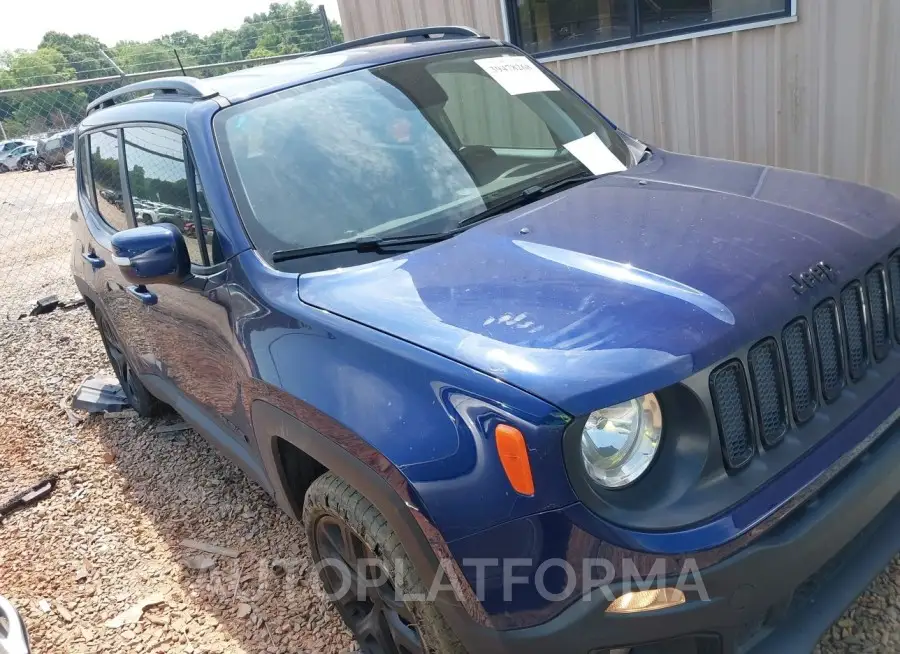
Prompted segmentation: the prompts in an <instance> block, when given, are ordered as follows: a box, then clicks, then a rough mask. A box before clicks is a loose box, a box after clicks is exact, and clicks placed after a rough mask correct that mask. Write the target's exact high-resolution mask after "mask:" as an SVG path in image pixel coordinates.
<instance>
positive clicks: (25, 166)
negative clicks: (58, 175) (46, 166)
mask: <svg viewBox="0 0 900 654" xmlns="http://www.w3.org/2000/svg"><path fill="white" fill-rule="evenodd" d="M22 170H24V171H25V172H31V171H32V170H34V161H32V160H31V159H26V160H25V161H23V162H22Z"/></svg>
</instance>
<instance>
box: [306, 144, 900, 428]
mask: <svg viewBox="0 0 900 654" xmlns="http://www.w3.org/2000/svg"><path fill="white" fill-rule="evenodd" d="M898 243H900V202H898V200H897V199H896V198H894V197H892V196H890V195H887V194H884V193H881V192H879V191H876V190H873V189H870V188H867V187H863V186H860V185H857V184H851V183H848V182H841V181H838V180H833V179H827V178H823V177H819V176H815V175H809V174H805V173H799V172H792V171H786V170H780V169H775V168H769V167H764V166H757V165H750V164H741V163H735V162H728V161H721V160H715V159H707V158H701V157H691V156H685V155H677V154H673V153H667V152H661V151H657V152H656V153H655V155H654V157H653V158H652V159H651V160H650V161H648V162H645V163H644V164H641V165H639V166H636V167H635V168H632V169H630V170H628V171H626V172H623V173H620V174H617V175H612V176H608V177H604V178H601V179H599V180H596V181H593V182H589V183H586V184H583V185H581V186H578V187H575V188H572V189H569V190H567V191H564V192H561V193H558V194H556V195H553V196H551V197H549V198H546V199H544V200H541V201H539V202H537V203H534V204H531V205H528V206H526V207H523V208H521V209H519V210H515V211H512V212H510V213H508V214H504V215H503V216H499V217H497V218H494V219H492V220H489V221H487V222H485V223H484V224H481V225H479V226H477V227H475V228H472V229H470V230H468V231H467V232H465V233H463V234H461V235H459V236H457V237H454V238H452V239H450V240H448V241H445V242H442V243H437V244H434V245H431V246H428V247H425V248H421V249H419V250H416V251H413V252H410V253H407V254H403V255H402V256H397V257H392V258H390V259H386V260H381V261H378V262H376V263H371V264H366V265H362V266H357V267H354V268H347V269H341V270H336V271H328V272H324V273H313V274H307V275H303V276H301V277H300V280H299V293H300V298H301V299H302V300H303V301H304V302H307V303H309V304H311V305H313V306H316V307H319V308H322V309H325V310H328V311H331V312H333V313H336V314H339V315H342V316H344V317H346V318H349V319H351V320H355V321H358V322H360V323H364V324H366V325H369V326H371V327H373V328H375V329H378V330H381V331H384V332H387V333H390V334H393V335H395V336H397V337H399V338H402V339H405V340H407V341H410V342H412V343H415V344H417V345H419V346H421V347H424V348H428V349H430V350H433V351H435V352H437V353H440V354H442V355H444V356H447V357H450V358H452V359H455V360H458V361H460V362H462V363H465V364H466V365H469V366H471V367H473V368H476V369H478V370H481V371H483V372H485V373H487V374H489V375H492V376H495V377H498V378H500V379H503V380H505V381H507V382H509V383H511V384H515V385H516V386H519V387H520V388H522V389H525V390H527V391H529V392H532V393H534V394H535V395H538V396H540V397H541V398H543V399H545V400H548V401H550V402H553V403H554V404H556V406H558V407H560V408H561V409H563V410H565V411H567V412H569V413H572V414H573V415H579V414H583V413H586V412H589V411H590V410H592V409H595V408H598V407H600V406H607V405H610V404H612V403H615V402H619V401H623V400H625V399H629V398H630V397H635V396H637V395H639V394H642V393H646V392H650V391H652V390H656V389H659V388H662V387H664V386H667V385H669V384H671V383H674V382H676V381H679V380H681V379H683V378H685V377H687V376H689V375H690V374H692V373H693V372H696V371H698V370H700V369H702V368H705V367H706V366H708V365H710V364H712V363H714V362H716V361H718V360H720V359H722V358H724V357H727V356H728V355H729V354H730V353H731V352H733V351H735V350H736V349H737V348H739V347H741V346H743V345H746V344H748V343H749V342H752V341H753V340H755V339H758V338H761V337H762V336H764V335H767V334H777V333H778V332H779V330H780V329H781V327H783V326H784V324H785V323H786V322H787V321H788V320H790V319H791V318H792V317H793V316H796V315H798V314H800V313H803V312H804V311H806V310H808V309H809V308H810V307H811V306H812V305H813V304H815V303H816V302H818V301H819V300H821V298H823V297H825V296H826V295H833V294H835V292H836V291H837V290H838V288H839V286H838V285H840V284H842V283H844V282H845V281H848V280H850V279H852V278H853V277H854V276H857V275H859V274H860V273H861V272H864V271H865V270H866V268H867V267H868V266H870V265H871V264H872V263H874V262H875V261H876V260H877V259H880V258H882V257H884V256H885V255H886V254H887V253H888V252H889V251H890V250H891V249H892V248H893V247H895V246H896V245H897V244H898ZM819 262H825V263H827V264H828V266H830V268H831V269H832V270H833V271H834V272H835V275H834V279H833V280H823V281H820V282H819V283H818V284H816V285H815V286H814V287H813V288H812V289H809V290H807V291H806V292H804V293H802V294H798V293H797V292H796V291H795V289H794V288H793V286H794V282H793V280H792V278H791V275H794V276H795V277H797V276H799V274H800V273H803V272H805V271H808V270H809V268H810V267H811V266H813V265H815V264H818V263H819Z"/></svg>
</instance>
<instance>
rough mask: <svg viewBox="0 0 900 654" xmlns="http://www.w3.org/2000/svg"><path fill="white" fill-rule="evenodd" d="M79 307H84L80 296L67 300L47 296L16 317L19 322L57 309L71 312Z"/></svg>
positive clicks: (8, 317)
mask: <svg viewBox="0 0 900 654" xmlns="http://www.w3.org/2000/svg"><path fill="white" fill-rule="evenodd" d="M80 306H84V298H83V297H81V296H78V297H73V298H69V299H67V300H60V299H59V297H57V296H56V295H48V296H47V297H42V298H40V299H39V300H35V302H34V305H33V306H32V307H31V309H29V310H28V311H26V312H23V313H20V314H19V316H18V319H19V320H22V319H23V318H33V317H35V316H42V315H44V314H45V313H50V312H52V311H56V310H57V309H59V310H61V311H71V310H72V309H77V308H78V307H80ZM6 318H7V320H9V319H10V316H9V314H8V313H7V314H6Z"/></svg>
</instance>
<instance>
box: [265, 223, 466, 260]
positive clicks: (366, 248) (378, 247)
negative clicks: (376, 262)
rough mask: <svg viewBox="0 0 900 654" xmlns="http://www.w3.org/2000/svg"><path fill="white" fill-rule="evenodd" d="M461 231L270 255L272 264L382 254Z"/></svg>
mask: <svg viewBox="0 0 900 654" xmlns="http://www.w3.org/2000/svg"><path fill="white" fill-rule="evenodd" d="M460 231H462V230H459V229H452V230H450V231H449V232H439V233H436V234H419V235H417V236H393V237H387V238H377V237H371V236H368V237H365V238H357V239H354V240H352V241H341V242H339V243H328V244H327V245H313V246H311V247H306V248H294V249H292V250H276V251H275V252H273V253H272V261H273V263H281V262H282V261H290V260H291V259H305V258H306V257H317V256H320V255H323V254H336V253H338V252H384V251H385V250H390V249H392V248H402V247H404V246H408V245H427V244H429V243H438V242H439V241H445V240H447V239H448V238H451V237H452V236H456V235H457V234H459V232H460Z"/></svg>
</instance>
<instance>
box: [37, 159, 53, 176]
mask: <svg viewBox="0 0 900 654" xmlns="http://www.w3.org/2000/svg"><path fill="white" fill-rule="evenodd" d="M37 169H38V172H40V173H46V172H47V171H48V170H50V166H48V165H47V162H46V161H44V160H43V159H40V160H39V161H38V162H37Z"/></svg>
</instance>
